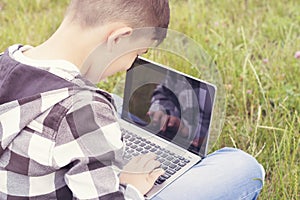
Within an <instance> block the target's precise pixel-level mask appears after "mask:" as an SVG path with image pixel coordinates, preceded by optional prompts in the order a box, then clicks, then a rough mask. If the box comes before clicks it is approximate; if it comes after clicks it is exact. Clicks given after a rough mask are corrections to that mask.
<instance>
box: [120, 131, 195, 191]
mask: <svg viewBox="0 0 300 200" xmlns="http://www.w3.org/2000/svg"><path fill="white" fill-rule="evenodd" d="M122 133H123V140H124V142H125V144H126V148H125V154H124V159H125V160H130V159H131V158H132V157H134V156H138V155H140V154H146V153H149V152H152V153H155V154H156V155H157V160H158V161H159V162H160V163H161V168H163V169H164V170H165V174H164V175H162V176H160V177H159V178H158V179H157V180H156V182H155V185H157V184H162V183H163V182H164V181H166V180H167V179H168V178H170V177H171V176H172V175H174V174H175V173H176V172H177V171H179V170H180V169H181V168H182V167H184V166H185V165H186V164H187V163H189V162H190V160H188V159H186V158H184V157H183V156H180V155H177V154H175V153H174V152H171V151H169V150H167V149H165V148H162V147H161V146H159V145H157V144H154V143H152V142H150V141H149V140H147V139H145V138H142V137H140V136H138V135H136V134H134V133H132V132H129V131H128V130H125V129H122Z"/></svg>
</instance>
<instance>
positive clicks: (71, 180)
mask: <svg viewBox="0 0 300 200" xmlns="http://www.w3.org/2000/svg"><path fill="white" fill-rule="evenodd" d="M123 149H124V148H123V142H122V140H121V130H120V127H119V124H118V122H117V118H116V117H115V115H114V111H113V110H112V108H111V107H110V105H108V104H107V103H103V102H97V101H93V102H92V103H90V104H84V103H78V105H77V104H76V105H74V106H73V107H72V108H71V110H70V111H69V113H68V114H67V115H66V117H65V118H64V119H63V120H62V123H61V125H60V128H59V130H58V135H57V138H56V147H55V150H54V155H53V158H54V162H55V164H56V166H57V167H58V168H60V169H62V168H65V169H66V172H65V173H64V177H65V178H64V179H65V183H66V185H67V186H68V188H69V189H70V190H71V191H72V194H73V196H74V198H75V199H99V198H101V199H144V198H143V195H142V194H141V193H140V192H139V191H138V190H137V189H136V188H135V187H133V186H131V185H122V184H120V183H119V178H118V175H119V173H120V169H122V162H123V159H122V155H123Z"/></svg>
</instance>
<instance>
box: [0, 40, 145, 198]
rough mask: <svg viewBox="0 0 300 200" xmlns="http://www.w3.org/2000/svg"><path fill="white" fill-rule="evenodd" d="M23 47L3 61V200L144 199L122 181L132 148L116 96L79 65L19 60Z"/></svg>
mask: <svg viewBox="0 0 300 200" xmlns="http://www.w3.org/2000/svg"><path fill="white" fill-rule="evenodd" d="M20 48H22V46H18V45H15V46H12V47H10V48H9V50H7V51H6V52H5V53H4V54H3V55H1V56H0V199H16V198H18V199H63V200H66V199H143V196H142V195H141V194H140V193H139V192H138V191H137V190H136V189H135V188H134V187H133V186H130V185H121V184H120V183H119V178H118V174H119V172H120V169H121V168H122V162H123V159H122V156H123V149H124V146H123V142H122V140H121V131H120V128H119V125H118V123H117V117H116V115H115V111H114V107H113V104H112V101H111V98H110V96H109V95H108V94H107V93H106V92H104V91H101V90H99V89H97V88H96V87H94V86H93V84H91V83H90V82H88V81H86V80H85V79H84V78H82V77H81V76H80V75H79V72H78V71H76V70H75V68H76V67H75V66H73V69H72V66H71V63H66V62H64V61H60V62H61V65H59V64H57V63H56V64H54V63H52V64H53V66H42V65H39V64H36V65H39V66H38V67H37V66H30V65H28V64H24V63H21V62H19V61H16V60H15V59H14V55H15V54H18V53H19V54H20ZM52 64H51V63H50V64H49V65H52ZM55 65H56V66H55ZM68 65H69V67H70V69H71V70H69V71H68V70H67V68H68Z"/></svg>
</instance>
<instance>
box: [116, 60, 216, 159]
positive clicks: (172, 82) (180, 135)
mask: <svg viewBox="0 0 300 200" xmlns="http://www.w3.org/2000/svg"><path fill="white" fill-rule="evenodd" d="M214 91H215V90H214V88H213V87H212V86H211V85H209V84H206V83H203V82H200V81H199V80H196V79H193V78H191V77H187V76H184V75H183V74H179V73H176V72H175V71H172V70H169V69H166V68H163V67H160V66H157V65H154V64H152V63H148V62H147V61H144V60H141V59H137V60H136V61H135V63H134V65H133V67H132V68H130V69H129V70H128V72H127V77H126V85H125V94H124V105H123V112H122V118H123V119H125V120H126V121H129V122H131V123H134V124H136V125H137V126H139V127H141V128H143V129H145V130H147V131H150V132H151V133H153V134H155V135H157V136H159V137H162V138H165V139H167V140H168V141H170V142H172V143H175V144H177V145H180V146H181V147H183V148H185V149H189V150H190V151H192V152H194V153H197V154H200V155H204V153H205V149H206V144H207V139H208V137H207V136H208V131H209V125H210V119H211V113H212V105H213V99H214Z"/></svg>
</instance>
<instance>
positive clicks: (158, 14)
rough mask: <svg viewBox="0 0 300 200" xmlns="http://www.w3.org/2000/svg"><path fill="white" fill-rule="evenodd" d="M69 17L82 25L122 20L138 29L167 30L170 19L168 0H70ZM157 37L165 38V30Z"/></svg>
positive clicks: (98, 24)
mask: <svg viewBox="0 0 300 200" xmlns="http://www.w3.org/2000/svg"><path fill="white" fill-rule="evenodd" d="M67 16H68V17H70V19H71V20H72V21H74V22H77V23H78V24H80V25H81V27H83V28H92V27H96V26H100V25H104V24H107V23H113V22H123V23H124V24H126V25H127V26H129V27H131V28H133V29H135V28H142V27H159V28H164V29H167V28H168V26H169V20H170V9H169V2H168V0H71V2H70V5H69V8H68V10H67ZM159 33H160V35H157V36H155V37H156V38H157V39H158V40H159V41H161V40H163V39H164V37H165V36H166V32H165V33H163V34H162V31H159Z"/></svg>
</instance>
